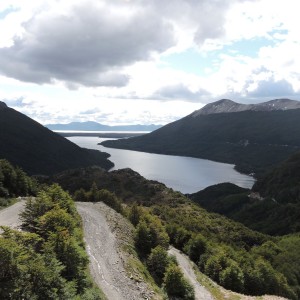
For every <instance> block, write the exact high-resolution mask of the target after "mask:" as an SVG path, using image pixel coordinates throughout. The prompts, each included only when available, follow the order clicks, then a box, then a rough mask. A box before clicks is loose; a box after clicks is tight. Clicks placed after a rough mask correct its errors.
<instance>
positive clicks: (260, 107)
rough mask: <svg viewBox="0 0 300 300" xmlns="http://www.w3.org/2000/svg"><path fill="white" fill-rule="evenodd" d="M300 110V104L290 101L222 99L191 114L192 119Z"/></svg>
mask: <svg viewBox="0 0 300 300" xmlns="http://www.w3.org/2000/svg"><path fill="white" fill-rule="evenodd" d="M289 109H300V102H299V101H296V100H290V99H286V98H283V99H274V100H270V101H267V102H262V103H258V104H242V103H237V102H234V101H232V100H229V99H221V100H219V101H216V102H213V103H209V104H207V105H205V106H204V107H202V108H201V109H199V110H196V111H195V112H193V113H192V114H191V116H192V117H197V116H200V115H209V114H218V113H232V112H241V111H246V110H252V111H273V110H289Z"/></svg>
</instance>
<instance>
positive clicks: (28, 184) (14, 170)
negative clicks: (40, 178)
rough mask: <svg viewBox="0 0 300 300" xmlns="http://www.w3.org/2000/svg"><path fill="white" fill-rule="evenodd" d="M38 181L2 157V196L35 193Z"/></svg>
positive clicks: (0, 175)
mask: <svg viewBox="0 0 300 300" xmlns="http://www.w3.org/2000/svg"><path fill="white" fill-rule="evenodd" d="M36 191H37V183H36V181H35V180H34V179H32V178H30V177H28V176H27V175H26V174H25V172H23V170H22V169H20V168H19V167H14V166H12V165H11V164H10V163H9V162H8V161H7V160H5V159H0V197H3V198H12V197H17V196H28V195H35V193H36Z"/></svg>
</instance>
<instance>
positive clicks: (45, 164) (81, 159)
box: [0, 102, 113, 174]
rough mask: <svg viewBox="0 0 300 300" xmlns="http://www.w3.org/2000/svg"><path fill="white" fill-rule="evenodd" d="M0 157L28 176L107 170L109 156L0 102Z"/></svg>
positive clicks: (109, 162)
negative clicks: (89, 168)
mask: <svg viewBox="0 0 300 300" xmlns="http://www.w3.org/2000/svg"><path fill="white" fill-rule="evenodd" d="M0 128H1V131H0V158H1V159H2V158H5V159H7V160H9V161H10V162H12V163H13V164H15V165H18V166H20V167H21V168H23V169H24V170H25V171H26V172H28V173H29V174H53V173H56V172H59V171H62V170H66V169H70V168H77V167H84V166H91V165H98V166H101V167H103V168H104V169H110V168H111V167H112V166H113V163H112V162H111V161H109V160H108V159H107V158H108V157H109V154H107V153H103V152H100V151H96V150H88V149H83V148H80V147H78V146H77V145H75V144H73V143H71V142H70V141H68V140H67V139H65V138H63V137H61V136H59V135H58V134H56V133H54V132H52V131H51V130H49V129H47V128H45V127H44V126H42V125H41V124H39V123H37V122H35V121H34V120H32V119H30V118H29V117H27V116H25V115H23V114H21V113H19V112H17V111H15V110H14V109H11V108H9V107H7V106H6V104H5V103H3V102H0Z"/></svg>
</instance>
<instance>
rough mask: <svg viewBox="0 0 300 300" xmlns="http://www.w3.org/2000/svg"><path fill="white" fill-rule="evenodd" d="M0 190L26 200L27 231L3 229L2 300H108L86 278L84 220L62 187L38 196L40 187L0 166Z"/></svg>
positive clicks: (42, 190) (0, 248)
mask: <svg viewBox="0 0 300 300" xmlns="http://www.w3.org/2000/svg"><path fill="white" fill-rule="evenodd" d="M0 187H1V191H2V193H3V194H2V195H3V196H5V198H4V199H7V200H6V201H7V202H8V201H10V200H8V199H10V198H9V197H11V196H14V197H17V196H28V195H35V194H36V197H28V198H27V201H26V205H25V210H24V212H23V213H22V214H21V219H22V228H23V231H15V230H12V229H10V228H8V227H4V226H2V227H1V230H2V234H1V235H0V257H1V268H0V298H1V299H28V300H29V299H30V300H35V299H78V300H79V299H86V300H93V299H94V300H96V299H97V300H100V299H105V297H104V296H103V294H102V293H101V291H100V290H99V289H98V288H96V287H95V286H94V285H93V282H92V280H91V279H90V277H89V273H88V269H87V266H88V257H87V254H86V253H85V249H84V243H83V233H82V229H81V219H80V217H79V215H78V213H77V211H76V208H75V205H74V201H73V200H72V198H71V197H70V195H69V194H68V193H67V192H65V191H63V190H62V188H61V187H60V186H58V185H51V186H44V187H42V188H40V190H39V191H37V185H36V182H35V181H33V180H32V179H30V178H29V177H27V176H26V175H25V173H24V172H23V171H22V170H21V169H19V168H14V167H13V166H12V165H11V164H9V163H8V162H7V161H4V160H1V161H0Z"/></svg>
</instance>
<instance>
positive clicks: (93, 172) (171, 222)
mask: <svg viewBox="0 0 300 300" xmlns="http://www.w3.org/2000/svg"><path fill="white" fill-rule="evenodd" d="M81 174H82V175H81ZM78 178H80V179H82V180H79V179H78ZM51 180H54V181H57V182H59V183H60V184H62V185H63V187H64V188H66V189H68V190H70V191H71V192H72V193H74V192H75V191H76V190H78V189H80V188H84V189H86V190H88V189H90V187H91V186H92V185H93V183H94V182H95V183H96V185H97V189H98V190H101V189H107V190H109V191H110V192H113V193H115V194H116V196H117V197H118V199H120V200H121V201H122V202H123V203H124V204H123V208H124V214H125V215H127V216H128V218H129V219H130V220H131V221H132V223H133V224H134V225H136V232H137V234H136V246H137V249H138V251H139V254H140V256H141V257H142V259H143V260H144V261H145V263H146V264H147V266H148V268H149V270H150V272H151V274H152V275H153V277H154V278H155V280H156V282H162V284H164V279H163V280H162V275H161V274H162V272H163V269H164V266H165V264H163V263H162V264H161V266H162V269H161V268H154V269H153V261H155V260H157V261H159V260H161V261H164V260H165V256H164V252H163V250H162V249H166V245H167V241H168V239H169V240H170V243H171V244H173V245H174V246H175V247H176V248H178V249H180V250H182V251H184V252H185V253H186V254H187V255H189V256H190V258H191V259H192V260H193V261H194V262H195V263H196V264H197V265H198V267H199V269H200V270H201V271H202V272H204V273H205V274H207V275H209V277H210V278H212V279H213V280H215V281H216V282H217V283H219V284H221V285H223V286H224V287H226V288H228V289H231V290H233V291H237V292H242V293H244V294H250V295H257V296H259V295H262V294H276V295H281V296H285V297H287V298H289V299H298V298H299V296H300V295H299V286H300V281H299V278H300V277H299V276H298V273H297V272H298V271H297V269H298V266H299V265H300V261H299V259H298V257H297V254H296V251H294V250H293V251H294V252H295V254H294V256H293V258H294V259H295V262H294V264H295V265H293V263H292V262H291V260H290V259H289V255H290V254H289V252H290V251H291V249H290V248H289V246H291V244H290V243H287V241H285V242H284V243H283V242H282V240H281V239H280V238H274V237H271V236H268V235H265V234H262V233H259V232H255V231H252V230H250V229H249V228H247V227H245V226H243V225H241V224H240V223H237V222H233V221H231V220H229V219H227V218H225V217H222V216H220V215H218V214H213V213H209V212H207V211H206V210H205V209H203V208H201V207H199V206H198V205H196V204H194V203H193V202H191V201H190V200H189V199H187V198H186V197H185V196H183V195H182V194H181V193H178V192H174V191H172V190H170V189H167V188H166V187H165V186H164V185H163V184H160V183H158V182H155V181H148V180H146V179H144V178H143V177H141V176H140V175H139V174H137V173H136V172H133V171H132V170H129V169H126V170H118V171H113V172H110V173H109V174H107V173H105V172H103V171H101V170H99V169H95V168H89V169H81V170H73V171H68V172H65V173H62V174H59V176H55V177H53V178H52V179H51ZM87 187H88V188H87ZM239 191H240V190H239V188H237V192H239ZM165 232H166V233H167V235H166V234H165ZM291 239H294V240H295V241H297V240H298V239H299V238H298V237H297V236H291ZM295 244H296V245H298V244H297V243H296V242H295ZM274 245H275V246H274ZM288 245H289V246H288ZM156 247H159V248H156ZM277 248H279V249H280V251H277V250H276V249H277ZM154 249H156V250H154ZM159 249H160V250H159ZM294 249H296V246H295V248H294ZM284 260H285V261H286V263H285V265H284V268H283V267H281V266H279V263H278V262H279V261H284ZM291 270H292V271H291ZM291 274H292V275H291ZM163 278H165V276H164V277H163Z"/></svg>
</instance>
